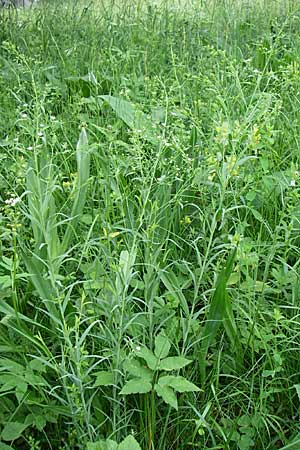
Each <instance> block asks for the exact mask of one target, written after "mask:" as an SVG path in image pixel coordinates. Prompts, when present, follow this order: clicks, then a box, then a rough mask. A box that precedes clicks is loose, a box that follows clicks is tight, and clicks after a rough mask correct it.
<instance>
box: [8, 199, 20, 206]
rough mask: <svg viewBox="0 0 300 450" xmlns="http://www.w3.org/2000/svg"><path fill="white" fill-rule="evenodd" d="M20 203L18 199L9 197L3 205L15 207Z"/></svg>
mask: <svg viewBox="0 0 300 450" xmlns="http://www.w3.org/2000/svg"><path fill="white" fill-rule="evenodd" d="M20 201H21V199H20V197H11V198H8V199H7V200H5V202H4V203H5V204H6V205H7V206H16V204H17V203H19V202H20Z"/></svg>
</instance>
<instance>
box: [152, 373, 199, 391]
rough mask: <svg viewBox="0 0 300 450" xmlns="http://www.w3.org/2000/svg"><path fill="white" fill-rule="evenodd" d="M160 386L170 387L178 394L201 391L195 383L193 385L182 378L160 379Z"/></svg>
mask: <svg viewBox="0 0 300 450" xmlns="http://www.w3.org/2000/svg"><path fill="white" fill-rule="evenodd" d="M158 384H159V385H161V386H169V387H171V388H173V389H174V391H177V392H199V391H200V389H199V388H198V386H196V385H195V384H194V383H191V382H190V381H188V380H187V379H186V378H184V377H180V376H177V377H176V376H168V375H167V376H164V377H160V379H159V380H158Z"/></svg>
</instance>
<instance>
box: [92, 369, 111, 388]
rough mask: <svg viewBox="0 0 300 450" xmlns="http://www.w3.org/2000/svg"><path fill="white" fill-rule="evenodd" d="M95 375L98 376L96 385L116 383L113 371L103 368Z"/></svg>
mask: <svg viewBox="0 0 300 450" xmlns="http://www.w3.org/2000/svg"><path fill="white" fill-rule="evenodd" d="M94 375H96V376H97V378H96V381H95V384H94V387H97V386H112V385H113V384H114V378H113V374H112V372H108V371H105V370H102V371H100V372H96V373H95V374H94Z"/></svg>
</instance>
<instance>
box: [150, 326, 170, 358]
mask: <svg viewBox="0 0 300 450" xmlns="http://www.w3.org/2000/svg"><path fill="white" fill-rule="evenodd" d="M170 348H171V344H170V341H169V339H168V338H167V336H166V335H165V334H164V333H163V332H161V333H159V335H158V336H156V338H155V349H154V353H155V356H156V357H157V358H159V359H162V358H165V357H166V356H168V354H169V351H170Z"/></svg>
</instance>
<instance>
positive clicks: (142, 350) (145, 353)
mask: <svg viewBox="0 0 300 450" xmlns="http://www.w3.org/2000/svg"><path fill="white" fill-rule="evenodd" d="M135 354H136V355H137V356H139V357H140V358H142V359H144V361H146V363H147V365H148V367H149V369H151V370H157V368H158V359H157V358H156V356H155V355H154V354H153V353H152V352H151V350H149V349H148V348H147V347H140V346H137V347H136V349H135Z"/></svg>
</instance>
